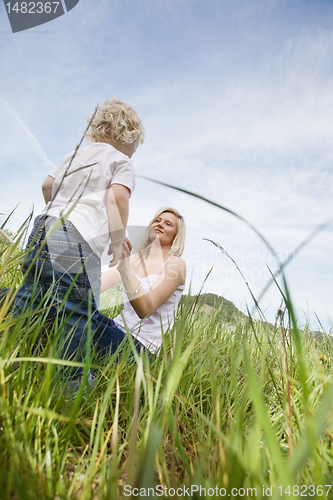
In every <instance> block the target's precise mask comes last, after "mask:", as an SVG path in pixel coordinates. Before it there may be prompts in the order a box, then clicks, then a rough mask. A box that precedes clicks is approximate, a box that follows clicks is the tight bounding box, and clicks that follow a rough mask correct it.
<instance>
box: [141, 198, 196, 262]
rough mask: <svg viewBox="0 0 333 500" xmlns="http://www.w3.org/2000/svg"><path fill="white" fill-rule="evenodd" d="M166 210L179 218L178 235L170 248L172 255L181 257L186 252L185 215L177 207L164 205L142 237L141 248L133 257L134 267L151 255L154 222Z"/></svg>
mask: <svg viewBox="0 0 333 500" xmlns="http://www.w3.org/2000/svg"><path fill="white" fill-rule="evenodd" d="M165 212H169V213H171V214H174V215H175V216H176V217H177V218H178V224H177V233H176V236H175V237H174V239H173V241H172V243H171V245H170V248H169V253H170V255H175V256H176V257H180V256H181V255H182V254H183V252H184V246H185V234H186V226H185V221H184V217H183V216H182V215H180V213H179V212H178V210H176V209H175V208H171V207H162V208H160V209H159V210H158V211H157V212H156V214H155V216H154V217H153V218H152V220H151V221H150V223H149V224H148V228H147V231H146V232H145V235H144V237H143V239H142V243H141V244H140V245H139V250H138V252H137V253H136V254H135V255H134V256H133V259H132V264H133V265H134V267H135V266H136V265H139V264H140V263H141V261H142V259H143V260H144V259H146V258H147V257H148V255H149V252H150V247H151V244H152V240H151V238H150V230H151V226H152V224H153V222H154V221H155V220H156V219H157V218H158V217H159V216H160V215H161V214H164V213H165Z"/></svg>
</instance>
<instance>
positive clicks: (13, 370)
mask: <svg viewBox="0 0 333 500" xmlns="http://www.w3.org/2000/svg"><path fill="white" fill-rule="evenodd" d="M10 240H11V241H10ZM18 241H19V238H14V237H13V236H12V237H11V238H10V239H8V238H7V237H6V236H2V239H1V246H0V248H1V255H0V263H1V267H0V279H1V281H0V286H12V287H13V288H14V287H16V286H18V285H19V283H20V280H21V276H20V269H19V264H18V263H19V259H20V257H21V253H22V252H21V250H20V246H19V244H18ZM116 299H117V298H116ZM116 299H115V301H114V303H112V302H111V306H112V307H111V308H110V309H109V310H108V313H109V314H115V312H116V309H117V307H118V306H116V304H117V300H116ZM285 299H286V305H287V307H288V311H287V312H288V314H289V316H290V317H291V322H292V323H291V326H292V328H291V329H290V330H289V329H288V325H286V326H284V325H283V323H282V322H280V320H279V323H278V324H276V325H274V328H273V329H272V328H271V327H269V326H268V325H266V324H264V323H261V322H253V321H251V319H248V320H247V321H244V318H243V317H242V316H241V315H240V316H239V317H238V318H237V317H235V316H234V319H233V320H232V321H233V324H232V328H231V327H230V325H228V324H226V323H225V319H224V318H223V316H222V315H221V301H218V302H216V303H214V304H213V309H211V310H210V314H204V313H203V312H202V304H201V303H200V300H193V298H189V299H188V300H183V301H182V303H181V306H180V308H179V311H178V316H177V320H176V323H175V326H174V328H173V330H172V331H171V332H170V335H168V336H165V339H164V343H163V347H162V351H161V354H160V356H159V357H157V358H156V359H155V360H154V361H153V362H152V363H149V360H148V358H147V356H145V355H144V356H143V357H139V356H137V358H136V360H135V362H134V363H133V364H131V365H129V364H127V363H126V354H127V353H126V352H125V351H124V352H123V353H122V354H121V356H120V359H119V361H117V359H116V357H115V356H114V357H113V358H111V359H108V360H104V362H103V363H102V362H98V361H97V360H94V359H92V360H91V359H90V360H87V363H86V364H85V368H86V369H87V368H88V365H89V366H91V365H92V366H93V369H94V370H95V371H96V373H97V374H98V378H97V382H96V385H95V387H94V389H93V390H92V391H87V390H83V388H82V391H80V392H79V393H78V394H77V395H75V396H70V395H69V394H68V393H66V392H65V391H64V390H63V389H64V388H63V386H62V385H61V384H62V382H61V380H60V378H59V371H58V366H59V363H60V364H61V363H62V361H59V360H58V359H57V357H56V354H55V340H54V339H55V338H56V337H57V335H58V332H57V330H56V327H55V325H54V324H50V323H49V322H48V321H47V318H46V314H45V310H44V311H43V310H41V311H38V312H37V313H36V314H34V315H32V314H30V315H29V317H28V319H27V321H26V324H25V326H23V319H22V318H20V317H16V318H13V317H12V313H11V304H10V303H7V302H4V303H3V304H2V306H1V308H0V492H1V494H0V498H1V500H2V499H27V500H28V499H29V500H30V499H31V500H36V499H40V500H43V499H50V500H51V499H52V500H54V499H59V500H62V499H80V500H81V499H82V500H84V499H112V500H116V499H117V498H131V496H130V495H129V492H131V491H132V488H134V487H136V488H142V489H141V490H134V492H137V493H141V495H140V497H141V498H142V497H144V495H143V493H144V492H146V497H147V498H154V496H153V495H152V490H151V489H150V490H148V488H154V487H156V486H157V485H159V486H158V487H159V488H160V487H161V486H165V487H166V488H168V489H170V488H171V490H170V494H169V496H168V495H166V498H177V495H174V494H173V493H174V490H173V489H172V488H174V489H177V488H188V490H185V492H186V491H188V492H189V494H191V489H190V488H191V485H192V487H193V491H192V493H193V495H190V496H188V497H187V498H194V499H199V498H221V493H224V492H225V495H226V496H228V495H231V496H234V497H235V498H250V497H251V491H252V496H255V495H254V490H251V489H253V488H256V491H257V494H256V496H255V498H266V496H268V495H266V496H264V495H263V488H264V490H265V491H266V492H267V493H270V490H267V489H268V488H272V490H271V491H272V495H271V496H270V497H271V498H290V497H294V496H301V493H306V495H305V494H304V495H303V496H306V497H312V498H333V491H329V493H328V496H327V495H326V493H327V490H328V486H326V487H325V486H324V485H331V484H332V483H333V418H332V417H333V412H332V404H333V380H332V366H333V356H332V344H331V341H330V340H329V338H328V336H323V338H316V337H313V336H312V335H310V334H309V335H306V334H305V333H304V332H300V331H299V330H298V329H297V327H296V325H295V323H294V322H293V310H292V305H291V304H290V302H289V299H288V297H285ZM108 302H109V299H108V300H107V301H106V303H108ZM114 306H115V307H114ZM104 307H105V306H104ZM283 336H285V339H283ZM160 485H161V486H160ZM195 485H196V486H197V487H199V488H200V486H201V488H205V489H206V495H205V494H204V493H205V492H204V490H203V489H202V490H201V496H200V495H199V493H200V491H199V492H195V491H194V490H195V489H196V486H195ZM289 485H290V487H291V493H292V492H293V491H294V493H295V495H293V494H291V495H288V489H287V488H288V486H289ZM312 485H313V486H314V487H315V488H317V490H316V491H314V490H313V488H312ZM320 485H323V494H322V495H321V494H320V493H321V489H320ZM293 487H294V490H293ZM297 487H298V488H299V489H298V490H297ZM143 488H145V490H143ZM209 488H210V489H209ZM216 488H218V489H217V490H216ZM233 488H237V489H240V493H239V494H238V495H237V494H235V491H236V490H233ZM302 488H303V489H302ZM318 488H319V489H318ZM331 490H332V488H331ZM159 491H160V490H157V492H159ZM232 491H233V494H232ZM284 491H286V493H283V492H284ZM297 491H298V493H299V494H298V495H297V494H296V493H297ZM182 492H184V490H182V491H179V493H182ZM212 492H213V493H212ZM313 492H314V493H315V494H314V495H313V494H312V493H313ZM317 493H318V494H317ZM148 494H149V495H148ZM159 494H160V493H159ZM136 497H138V496H133V498H136ZM155 498H158V496H155ZM179 498H186V496H182V495H181V494H179Z"/></svg>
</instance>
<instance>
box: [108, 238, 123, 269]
mask: <svg viewBox="0 0 333 500" xmlns="http://www.w3.org/2000/svg"><path fill="white" fill-rule="evenodd" d="M122 248H123V247H122V243H118V242H117V243H111V244H110V246H109V251H108V255H111V254H112V260H111V262H110V264H109V267H114V266H116V265H117V264H119V262H120V260H121V255H122Z"/></svg>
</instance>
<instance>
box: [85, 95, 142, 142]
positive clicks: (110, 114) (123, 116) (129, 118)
mask: <svg viewBox="0 0 333 500" xmlns="http://www.w3.org/2000/svg"><path fill="white" fill-rule="evenodd" d="M90 120H91V115H90V117H87V121H88V122H90ZM85 137H86V139H87V140H88V141H89V142H109V140H110V139H113V140H114V141H117V142H120V143H122V144H133V142H135V141H139V144H142V143H143V141H144V138H145V129H144V127H143V125H142V122H141V120H140V118H139V117H138V115H137V113H136V111H135V110H134V109H133V108H131V106H129V105H128V104H125V103H124V102H122V101H120V100H119V99H117V98H116V97H113V98H112V99H108V100H107V101H105V102H104V103H103V104H102V105H101V106H98V108H97V111H96V114H95V116H94V118H93V119H92V121H91V124H90V127H89V129H88V131H87V132H86V133H85Z"/></svg>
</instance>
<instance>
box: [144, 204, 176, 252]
mask: <svg viewBox="0 0 333 500" xmlns="http://www.w3.org/2000/svg"><path fill="white" fill-rule="evenodd" d="M151 227H152V231H151V239H152V240H154V239H155V238H158V239H159V241H160V244H161V245H162V246H168V247H169V246H170V245H171V243H172V242H173V240H174V238H175V236H176V234H177V230H178V217H177V216H176V215H175V214H173V213H171V212H163V213H162V214H161V215H159V216H158V217H156V219H155V220H154V222H153V223H152V225H151Z"/></svg>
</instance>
